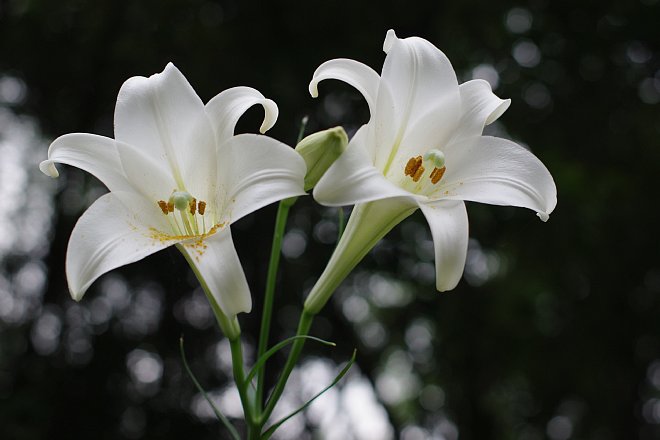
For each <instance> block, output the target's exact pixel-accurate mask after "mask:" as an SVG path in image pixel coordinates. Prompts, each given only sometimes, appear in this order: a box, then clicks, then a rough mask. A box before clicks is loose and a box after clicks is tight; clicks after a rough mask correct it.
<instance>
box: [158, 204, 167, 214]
mask: <svg viewBox="0 0 660 440" xmlns="http://www.w3.org/2000/svg"><path fill="white" fill-rule="evenodd" d="M158 207H159V208H160V210H161V211H163V214H165V215H167V213H168V212H169V210H168V209H167V202H166V201H165V200H159V201H158Z"/></svg>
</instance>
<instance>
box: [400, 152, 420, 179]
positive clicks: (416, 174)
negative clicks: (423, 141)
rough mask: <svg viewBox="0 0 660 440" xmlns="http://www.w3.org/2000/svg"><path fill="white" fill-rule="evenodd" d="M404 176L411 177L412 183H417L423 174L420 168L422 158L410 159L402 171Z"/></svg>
mask: <svg viewBox="0 0 660 440" xmlns="http://www.w3.org/2000/svg"><path fill="white" fill-rule="evenodd" d="M404 173H405V175H406V176H410V177H412V180H413V182H418V181H419V179H420V178H421V177H422V174H424V167H423V166H422V156H417V157H411V158H410V159H409V160H408V163H407V164H406V168H405V170H404Z"/></svg>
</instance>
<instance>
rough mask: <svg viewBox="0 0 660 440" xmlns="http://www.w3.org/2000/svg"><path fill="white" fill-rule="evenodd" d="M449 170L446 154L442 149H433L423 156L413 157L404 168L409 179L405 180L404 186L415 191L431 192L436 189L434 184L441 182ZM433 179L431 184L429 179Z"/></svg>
mask: <svg viewBox="0 0 660 440" xmlns="http://www.w3.org/2000/svg"><path fill="white" fill-rule="evenodd" d="M445 171H447V168H446V167H445V155H444V153H443V152H442V151H440V150H436V149H432V150H429V151H427V152H426V153H425V154H424V157H422V156H415V157H411V158H410V159H409V160H408V163H406V166H405V168H404V170H403V173H404V175H405V176H407V177H409V178H410V180H412V184H411V182H410V180H409V179H407V178H406V179H405V180H404V186H405V187H406V188H407V189H410V190H411V191H413V192H416V193H420V192H429V190H431V189H435V188H434V186H435V185H436V184H437V183H438V182H440V179H442V176H443V175H444V174H445ZM429 180H430V181H431V184H430V185H429V183H428V181H429Z"/></svg>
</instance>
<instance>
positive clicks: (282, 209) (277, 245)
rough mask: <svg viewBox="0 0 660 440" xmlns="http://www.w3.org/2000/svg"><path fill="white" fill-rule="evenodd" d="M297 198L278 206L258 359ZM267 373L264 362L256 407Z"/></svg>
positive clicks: (263, 347)
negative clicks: (288, 222) (288, 220)
mask: <svg viewBox="0 0 660 440" xmlns="http://www.w3.org/2000/svg"><path fill="white" fill-rule="evenodd" d="M295 201H296V199H295V198H290V199H285V200H282V201H281V202H280V203H279V206H278V208H277V218H276V220H275V230H274V231H273V244H272V247H271V250H270V262H269V264H268V275H267V278H266V292H265V294H264V306H263V312H262V315H261V329H260V332H259V345H258V348H257V359H260V358H261V356H263V354H264V353H265V352H266V349H267V348H268V337H269V333H270V323H271V317H272V313H273V299H274V297H275V281H276V280H277V271H278V267H279V263H280V255H281V251H282V239H283V238H284V229H285V227H286V221H287V218H288V216H289V209H290V208H291V206H293V204H294V203H295ZM265 375H266V365H265V364H264V365H263V366H262V367H261V368H260V369H259V371H258V373H257V391H256V396H255V407H256V408H258V409H261V406H262V402H263V393H264V386H265V384H264V380H265Z"/></svg>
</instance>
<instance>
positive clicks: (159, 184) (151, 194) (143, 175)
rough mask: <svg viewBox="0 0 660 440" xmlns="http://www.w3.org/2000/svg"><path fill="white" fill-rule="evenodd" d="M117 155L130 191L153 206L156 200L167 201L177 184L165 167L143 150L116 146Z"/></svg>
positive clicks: (125, 145) (129, 146) (127, 146)
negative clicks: (141, 196) (139, 195)
mask: <svg viewBox="0 0 660 440" xmlns="http://www.w3.org/2000/svg"><path fill="white" fill-rule="evenodd" d="M117 153H118V155H119V160H120V161H121V165H122V168H123V170H124V173H125V174H126V176H127V178H128V181H129V182H130V184H131V186H132V188H133V189H132V191H133V192H136V193H138V194H142V195H143V196H144V197H146V198H147V199H149V200H151V202H152V203H154V206H155V203H156V202H157V201H158V200H167V199H168V198H169V196H170V194H171V192H172V191H173V190H175V189H177V182H176V181H175V180H174V178H173V176H172V173H171V172H170V170H169V169H168V168H166V167H167V165H166V164H165V163H163V162H158V161H154V160H153V159H152V158H151V157H149V156H147V154H145V152H144V150H141V149H138V148H135V147H134V146H132V145H127V144H117Z"/></svg>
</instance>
